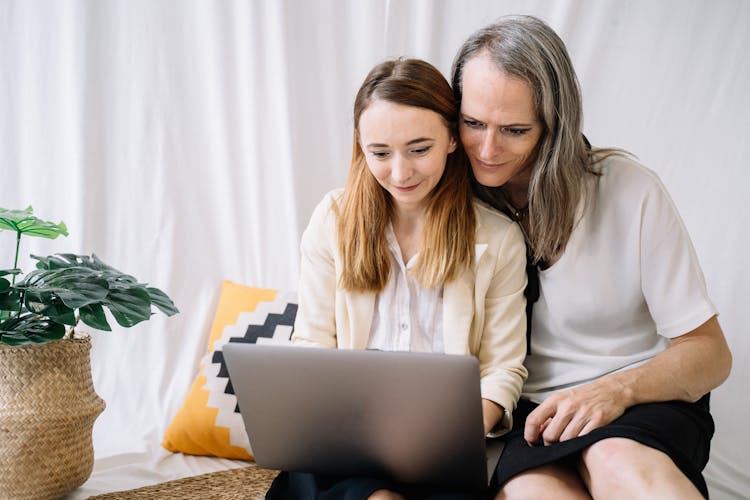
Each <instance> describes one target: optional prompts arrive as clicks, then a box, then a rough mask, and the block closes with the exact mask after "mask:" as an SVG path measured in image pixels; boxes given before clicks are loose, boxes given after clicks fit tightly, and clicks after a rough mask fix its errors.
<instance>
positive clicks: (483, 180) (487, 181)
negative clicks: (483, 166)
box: [474, 170, 508, 187]
mask: <svg viewBox="0 0 750 500" xmlns="http://www.w3.org/2000/svg"><path fill="white" fill-rule="evenodd" d="M474 177H475V178H476V180H477V182H478V183H479V184H481V185H482V186H485V187H500V186H502V185H504V184H505V183H506V182H508V179H507V177H506V176H505V175H492V174H488V173H487V172H479V174H477V171H476V170H474Z"/></svg>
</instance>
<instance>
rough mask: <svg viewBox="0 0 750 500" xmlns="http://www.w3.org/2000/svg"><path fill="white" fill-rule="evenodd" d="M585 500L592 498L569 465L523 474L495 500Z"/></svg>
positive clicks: (507, 485) (513, 479) (544, 466)
mask: <svg viewBox="0 0 750 500" xmlns="http://www.w3.org/2000/svg"><path fill="white" fill-rule="evenodd" d="M545 498H554V499H555V500H583V499H590V498H591V496H590V495H589V494H588V492H587V491H586V486H585V485H584V484H583V481H581V478H580V477H579V476H578V473H577V472H576V471H575V469H573V468H572V467H569V466H567V465H559V464H550V465H543V466H541V467H537V468H536V469H531V470H528V471H526V472H522V473H521V474H518V475H517V476H515V477H513V478H511V479H510V480H508V481H507V482H506V483H505V484H504V485H503V486H502V488H501V489H500V491H499V492H498V494H497V496H496V497H495V500H506V499H508V500H525V499H528V500H541V499H545Z"/></svg>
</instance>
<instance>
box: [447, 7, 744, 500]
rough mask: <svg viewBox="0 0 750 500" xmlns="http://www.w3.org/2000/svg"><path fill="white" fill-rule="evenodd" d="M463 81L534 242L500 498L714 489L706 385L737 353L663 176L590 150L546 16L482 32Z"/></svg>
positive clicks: (464, 133) (487, 194)
mask: <svg viewBox="0 0 750 500" xmlns="http://www.w3.org/2000/svg"><path fill="white" fill-rule="evenodd" d="M453 89H454V93H455V95H456V98H457V100H458V102H459V103H460V122H459V131H460V137H461V141H462V143H463V145H464V148H465V150H466V152H467V153H468V155H469V159H470V161H471V166H472V171H473V177H474V179H473V180H474V187H475V193H476V194H477V195H478V196H479V197H480V198H482V199H483V200H484V201H486V202H488V203H490V204H492V205H493V206H494V207H496V208H498V209H500V210H502V211H503V212H505V213H506V214H508V215H509V216H510V217H511V218H513V219H514V220H515V221H516V222H517V223H518V224H519V226H520V227H521V229H522V230H523V233H524V235H525V237H526V243H527V247H528V248H527V250H528V251H527V254H528V266H527V269H528V271H529V285H528V288H527V291H526V294H527V298H528V299H529V300H528V306H527V307H528V312H529V320H530V321H529V326H530V328H529V331H528V333H527V335H528V344H527V349H528V354H527V358H526V363H525V364H526V367H527V368H528V371H529V377H528V380H527V381H526V384H525V386H524V390H523V394H522V398H521V400H520V401H519V404H518V407H517V408H516V409H515V412H514V425H513V430H512V431H511V432H510V433H509V434H508V435H507V436H506V447H505V451H504V453H503V456H502V458H501V462H500V464H499V466H498V470H497V474H496V480H497V482H498V484H499V485H500V491H499V493H498V498H533V499H538V498H548V497H549V495H550V492H554V494H553V495H554V497H555V498H556V499H563V498H592V497H593V498H607V499H612V498H682V499H685V498H700V497H701V496H708V492H707V488H706V483H705V481H704V479H703V477H702V473H701V471H702V470H703V468H704V466H705V465H706V462H707V461H708V452H709V446H710V441H711V437H712V435H713V430H714V423H713V419H712V418H711V414H710V412H709V392H710V391H711V390H712V389H714V388H716V387H717V386H718V385H720V384H721V383H722V382H723V381H724V380H725V379H726V377H727V376H728V374H729V371H730V368H731V353H730V352H729V349H728V347H727V344H726V341H725V339H724V335H723V333H722V330H721V328H720V326H719V323H718V321H717V319H716V316H717V311H716V309H715V307H714V305H713V304H712V302H711V300H710V298H709V297H708V293H707V291H706V285H705V282H704V278H703V274H702V271H701V269H700V265H699V263H698V260H697V257H696V254H695V251H694V249H693V246H692V243H691V241H690V238H689V236H688V233H687V231H686V229H685V226H684V225H683V223H682V220H681V219H680V216H679V214H678V213H677V210H676V208H675V206H674V204H673V203H672V201H671V199H670V197H669V195H668V193H667V192H666V190H665V188H664V186H663V185H662V183H661V182H660V180H659V179H658V177H657V176H656V174H655V173H654V172H652V171H651V170H649V169H647V168H646V167H644V166H642V165H640V164H639V163H638V162H636V161H635V160H634V159H633V158H632V157H631V155H629V154H628V153H626V152H624V151H621V150H617V149H601V148H594V147H591V145H590V144H589V143H588V141H587V140H586V138H585V137H584V135H583V133H582V122H583V120H582V105H581V94H580V89H579V84H578V80H577V77H576V74H575V71H574V69H573V66H572V63H571V61H570V58H569V56H568V53H567V50H566V48H565V45H564V43H563V42H562V41H561V39H560V38H559V37H558V35H557V34H556V33H555V32H554V31H553V30H552V29H551V28H550V27H549V26H548V25H547V24H545V23H544V22H543V21H541V20H539V19H537V18H534V17H529V16H513V17H506V18H502V19H501V20H499V21H498V22H496V23H494V24H492V25H490V26H487V27H486V28H484V29H481V30H479V31H477V32H476V33H474V34H473V35H472V36H471V37H470V38H469V39H468V40H467V41H466V42H465V43H464V45H463V46H462V47H461V49H460V50H459V53H458V55H457V57H456V60H455V62H454V65H453ZM532 308H533V309H532Z"/></svg>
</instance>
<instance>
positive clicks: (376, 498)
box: [367, 490, 404, 500]
mask: <svg viewBox="0 0 750 500" xmlns="http://www.w3.org/2000/svg"><path fill="white" fill-rule="evenodd" d="M367 498H368V499H369V500H404V496H403V495H401V494H399V493H396V492H395V491H391V490H377V491H375V492H373V494H372V495H370V496H369V497H367Z"/></svg>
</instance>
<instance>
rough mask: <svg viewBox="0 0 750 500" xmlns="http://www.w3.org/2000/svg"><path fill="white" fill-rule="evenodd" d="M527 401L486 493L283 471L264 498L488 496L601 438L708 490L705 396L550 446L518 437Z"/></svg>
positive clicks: (653, 408)
mask: <svg viewBox="0 0 750 500" xmlns="http://www.w3.org/2000/svg"><path fill="white" fill-rule="evenodd" d="M536 406H537V405H536V404H535V403H532V402H530V401H526V400H521V401H519V404H518V408H517V409H516V411H515V412H514V413H513V429H512V430H511V431H510V432H509V433H508V434H506V435H505V436H503V437H502V438H499V439H502V440H504V441H505V442H506V443H505V448H504V449H503V453H502V455H501V456H500V461H499V463H498V466H497V469H496V470H495V475H494V477H493V480H492V486H491V487H490V488H489V489H488V490H486V491H479V492H477V491H456V490H448V491H446V490H444V489H437V488H434V487H429V486H424V485H405V484H400V483H395V482H393V481H388V480H385V479H377V478H368V477H349V478H342V477H336V476H325V475H321V474H309V473H303V472H282V473H280V474H279V475H278V476H277V477H276V479H274V481H273V483H272V484H271V488H270V489H269V490H268V493H267V494H266V498H267V499H271V500H275V499H292V498H293V499H318V500H332V499H337V500H338V499H343V500H361V499H365V498H367V497H368V496H370V495H371V494H372V493H374V492H375V491H377V490H379V489H388V490H392V491H397V492H399V493H401V494H403V495H404V496H405V497H406V498H409V499H412V498H417V499H432V500H438V499H449V498H450V499H467V500H468V499H483V498H492V497H494V495H495V494H496V492H497V490H498V489H499V486H500V485H502V484H503V483H505V482H506V481H507V480H508V479H510V478H512V477H513V476H515V475H516V474H519V473H521V472H524V471H526V470H529V469H533V468H535V467H539V466H542V465H546V464H549V463H552V462H557V461H562V460H566V459H568V458H573V457H576V456H577V455H578V453H580V452H581V451H582V450H583V449H584V448H587V447H588V446H590V445H592V444H594V443H595V442H597V441H600V440H602V439H606V438H611V437H623V438H628V439H633V440H634V441H638V442H639V443H643V444H645V445H647V446H650V447H652V448H655V449H657V450H660V451H663V452H664V453H666V454H667V455H669V456H670V457H671V458H672V460H674V462H675V464H676V465H677V467H679V469H680V470H681V471H682V472H683V473H684V474H685V475H686V476H687V477H688V478H689V479H690V480H691V481H692V482H693V484H694V485H695V486H696V488H698V490H699V491H700V492H701V493H702V494H703V496H704V497H706V498H708V489H707V487H706V482H705V480H704V479H703V475H702V474H701V471H702V470H703V468H704V467H705V466H706V463H707V462H708V452H709V448H710V443H711V437H712V436H713V433H714V421H713V419H712V418H711V414H710V412H709V395H708V394H706V395H705V396H703V398H701V399H700V400H699V401H697V402H696V403H684V402H680V401H668V402H665V403H650V404H643V405H637V406H633V407H631V408H628V410H627V411H626V412H625V413H624V414H623V415H622V416H621V417H620V418H618V419H617V420H615V421H614V422H612V423H611V424H609V425H606V426H604V427H601V428H599V429H595V430H593V431H591V432H590V433H589V434H587V435H585V436H581V437H578V438H574V439H570V440H568V441H564V442H562V443H555V444H553V445H549V446H533V447H532V446H529V445H528V444H526V441H525V440H524V438H523V428H524V424H525V422H526V417H527V416H528V414H529V413H531V411H532V410H533V409H534V408H536Z"/></svg>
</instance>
